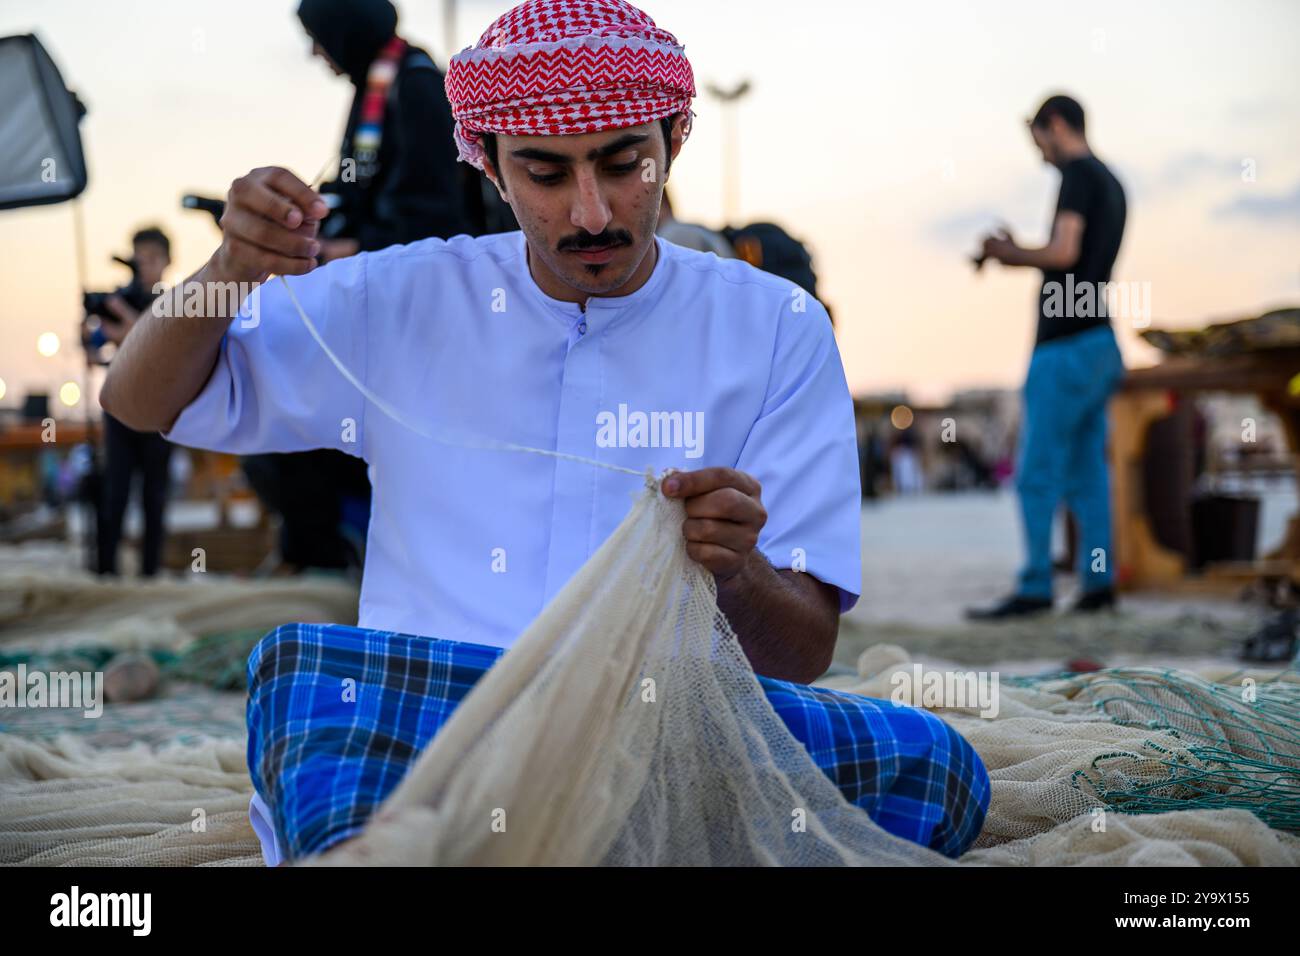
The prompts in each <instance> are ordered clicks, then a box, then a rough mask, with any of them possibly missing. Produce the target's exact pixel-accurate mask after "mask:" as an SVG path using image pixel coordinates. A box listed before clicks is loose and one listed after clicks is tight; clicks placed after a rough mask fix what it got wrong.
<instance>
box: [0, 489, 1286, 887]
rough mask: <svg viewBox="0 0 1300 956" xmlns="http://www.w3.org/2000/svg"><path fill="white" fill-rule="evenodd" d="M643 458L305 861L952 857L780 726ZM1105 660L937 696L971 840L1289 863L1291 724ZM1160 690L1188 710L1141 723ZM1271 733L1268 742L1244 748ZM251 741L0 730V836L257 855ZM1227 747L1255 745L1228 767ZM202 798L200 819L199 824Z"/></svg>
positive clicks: (1, 849) (1012, 859) (998, 853)
mask: <svg viewBox="0 0 1300 956" xmlns="http://www.w3.org/2000/svg"><path fill="white" fill-rule="evenodd" d="M650 484H651V487H648V488H647V490H646V491H645V492H644V493H643V494H642V495H641V496H640V497H639V498H638V500H637V501H636V502H635V504H634V506H633V507H632V510H631V512H630V513H629V515H628V516H627V518H626V519H625V520H624V521H623V523H622V524H621V525H620V526H619V527H618V528H617V529H616V531H615V532H614V534H613V535H612V536H611V537H610V538H609V540H607V541H606V542H605V544H604V545H603V546H602V547H601V548H600V550H599V551H597V552H596V554H595V555H594V556H593V557H592V558H591V560H589V561H588V562H587V564H586V565H584V567H583V568H582V569H580V570H579V572H578V573H577V574H576V575H575V576H574V578H573V580H572V581H570V582H569V584H568V585H567V586H566V587H565V588H564V590H563V591H561V593H560V594H559V595H558V596H557V597H556V598H555V600H554V601H553V602H552V603H551V604H550V605H549V606H548V607H547V608H546V609H545V610H544V611H543V612H542V614H541V616H540V617H538V619H537V620H536V621H534V622H533V624H532V625H531V626H530V627H529V628H528V630H527V631H526V632H525V633H524V634H523V636H522V637H521V638H520V640H519V641H518V642H517V644H516V645H515V646H514V647H513V648H512V649H511V650H510V651H509V652H508V653H507V654H506V655H505V656H504V657H503V658H502V659H501V660H500V662H499V663H497V664H496V665H495V666H494V667H493V668H492V669H491V670H490V671H489V672H488V673H487V674H486V675H485V676H484V677H483V678H482V680H481V681H480V682H479V684H478V685H477V686H476V687H475V689H474V690H473V691H472V692H471V693H470V694H469V696H468V697H467V698H466V699H465V701H464V702H463V703H462V704H461V705H460V706H459V708H458V709H457V710H456V711H455V713H454V714H453V715H452V717H451V718H450V720H449V721H448V723H447V724H446V725H445V726H444V727H443V729H442V730H441V731H440V732H439V733H438V734H437V736H436V737H435V738H434V740H433V742H432V744H431V745H430V746H429V747H428V749H427V750H426V751H425V752H424V753H423V754H422V755H421V756H420V758H419V759H418V760H417V762H416V764H415V765H414V767H413V768H412V770H411V771H410V773H409V774H408V775H407V777H406V778H405V779H404V780H403V782H402V783H401V784H400V785H399V786H398V788H397V789H396V790H395V791H394V792H393V794H392V795H391V797H390V798H389V799H388V800H387V801H386V803H385V804H384V805H383V806H382V807H381V809H380V810H379V811H378V812H377V813H376V815H375V817H374V818H373V819H372V821H371V824H370V826H369V827H368V828H367V829H366V830H365V831H364V832H363V833H362V834H361V835H359V836H358V837H356V838H355V839H353V840H350V841H348V842H346V843H344V844H341V845H339V846H338V847H335V848H334V849H333V850H332V851H330V852H328V853H326V854H325V855H323V856H322V857H320V858H318V860H317V861H315V862H318V863H325V864H423V865H456V864H579V865H581V864H601V863H604V864H669V865H693V864H726V865H743V864H783V865H818V864H877V865H880V864H883V865H908V864H922V865H949V864H951V862H952V861H949V860H947V859H945V858H943V857H941V856H939V855H938V854H936V853H933V852H931V851H929V850H926V849H924V848H922V847H919V846H916V845H914V844H911V843H909V842H906V841H904V840H901V839H899V838H896V837H894V836H892V835H890V834H888V833H886V832H885V831H884V830H882V829H881V828H880V827H878V826H877V825H876V824H875V823H873V822H872V821H871V820H870V818H869V817H868V816H867V814H866V813H865V812H864V811H862V810H860V809H859V808H857V807H855V806H853V805H851V804H849V803H848V802H847V801H846V800H845V799H844V797H843V796H842V795H841V793H840V791H839V790H838V789H837V788H836V786H835V785H834V784H833V783H832V782H831V781H830V780H829V778H827V777H826V776H825V775H824V774H823V773H822V771H821V770H820V769H819V768H818V767H817V766H816V764H815V763H814V762H813V760H812V758H811V757H810V756H809V754H808V753H807V751H806V750H805V749H804V748H803V747H802V745H801V744H800V743H799V742H798V741H797V740H796V739H795V738H794V737H793V736H791V734H790V732H789V731H788V729H787V728H786V726H785V724H784V723H783V721H782V720H781V719H780V717H778V716H777V715H776V713H775V712H774V711H773V710H772V709H771V706H770V705H769V703H768V702H767V698H766V696H765V694H764V693H763V691H762V689H761V687H760V686H759V685H758V683H757V681H756V679H755V677H754V675H753V672H752V670H751V669H750V666H749V664H748V662H747V660H746V659H745V656H744V654H743V652H742V651H741V649H740V647H739V644H738V643H737V640H736V637H735V635H734V634H733V632H732V631H731V629H730V627H729V626H728V624H727V622H726V620H725V618H723V617H722V616H721V615H720V614H719V612H718V609H717V604H716V592H715V590H714V584H713V580H712V577H711V576H710V575H708V574H707V573H706V572H704V570H703V569H702V568H701V567H700V566H699V565H697V564H696V563H694V562H693V561H691V560H690V559H689V557H688V556H687V555H686V552H685V545H684V541H683V539H682V536H681V533H680V529H681V522H682V518H683V509H682V505H681V503H680V502H679V501H675V500H671V499H666V498H664V497H663V496H662V495H660V494H659V493H658V491H657V488H656V487H654V486H653V482H651V483H650ZM907 663H908V659H907V655H906V653H905V652H903V651H901V650H899V649H897V648H891V647H888V646H879V647H876V648H873V649H872V650H871V651H869V652H868V653H867V654H865V655H864V656H863V659H862V660H861V662H860V665H859V672H860V673H859V674H858V675H857V676H856V677H845V678H834V679H828V680H826V681H824V682H823V683H824V684H826V685H828V686H834V687H838V688H840V689H847V690H852V691H856V692H859V693H865V694H868V695H870V696H873V697H877V698H883V699H889V698H890V696H891V692H892V689H893V685H892V682H891V677H892V675H893V673H894V672H895V671H896V670H897V669H898V668H899V667H900V666H905V665H906V664H907ZM1116 675H1117V672H1114V671H1110V672H1102V673H1101V674H1099V675H1085V676H1082V677H1075V678H1070V679H1065V680H1062V681H1060V682H1056V683H1053V682H1048V683H1044V684H1038V685H1035V686H1032V687H1030V686H1026V687H1016V686H1013V685H1009V684H1003V685H1002V687H1001V695H1000V701H999V703H1000V709H999V712H998V714H997V716H995V717H993V718H991V719H990V718H985V717H980V716H978V715H977V714H976V713H975V712H974V711H973V710H964V709H956V708H950V709H942V708H936V709H935V712H936V713H937V714H939V716H941V717H942V718H943V719H944V720H945V721H948V722H949V723H950V724H951V725H952V726H953V727H955V728H956V729H957V730H958V731H959V732H960V733H962V734H963V735H964V736H965V737H966V738H967V739H968V740H969V741H970V742H971V743H972V745H973V746H974V747H975V749H976V751H977V752H978V753H979V754H980V756H981V757H982V758H983V760H984V761H985V763H986V764H987V766H988V769H989V773H990V777H991V779H992V782H993V791H992V804H991V808H990V812H989V815H988V820H987V823H986V825H985V828H984V832H983V834H982V835H981V837H980V839H979V842H978V843H977V845H976V848H975V849H974V850H972V851H971V852H969V853H967V854H966V855H965V856H964V857H963V858H962V860H961V861H960V862H961V863H962V864H973V865H1044V864H1053V865H1063V864H1064V865H1119V864H1175V865H1196V864H1201V865H1227V864H1245V865H1261V864H1266V865H1297V864H1300V839H1297V838H1296V837H1294V836H1291V835H1289V834H1287V833H1283V832H1281V831H1279V830H1276V829H1271V828H1270V827H1268V826H1266V825H1265V823H1264V822H1262V820H1261V819H1260V817H1259V816H1258V815H1257V814H1256V813H1252V812H1249V810H1248V809H1246V807H1249V806H1250V805H1251V800H1252V799H1254V798H1255V797H1258V798H1259V800H1260V801H1261V802H1260V804H1259V806H1258V807H1257V809H1258V810H1259V812H1264V809H1265V801H1267V800H1268V798H1269V794H1273V795H1274V796H1276V795H1277V794H1278V793H1281V794H1284V795H1286V794H1289V793H1291V792H1292V791H1291V790H1289V789H1288V788H1293V787H1294V786H1295V785H1296V783H1297V780H1298V779H1300V775H1298V774H1297V772H1296V771H1294V770H1290V769H1288V768H1290V767H1291V766H1292V762H1297V764H1298V765H1300V753H1297V752H1295V751H1296V750H1297V749H1300V748H1295V747H1294V746H1293V743H1292V738H1290V737H1288V736H1287V735H1286V734H1285V733H1282V732H1281V731H1280V730H1279V729H1278V727H1277V726H1276V725H1275V724H1269V723H1268V722H1267V721H1264V720H1263V719H1262V718H1261V717H1259V716H1258V715H1256V714H1255V712H1253V711H1251V710H1249V709H1246V710H1242V709H1240V708H1235V707H1233V706H1230V705H1229V703H1227V702H1225V701H1224V699H1223V698H1222V697H1221V696H1215V694H1214V693H1211V691H1208V690H1204V689H1202V691H1201V696H1200V697H1195V698H1193V697H1189V696H1188V693H1187V686H1192V684H1191V683H1189V682H1187V681H1182V682H1181V683H1180V681H1179V679H1178V678H1177V675H1172V674H1166V675H1165V676H1163V677H1162V676H1161V675H1160V674H1159V673H1157V674H1155V675H1154V676H1152V675H1147V674H1139V675H1136V677H1133V675H1129V676H1130V677H1133V679H1131V680H1128V679H1127V678H1126V680H1119V679H1118V678H1117V676H1116ZM1138 678H1140V679H1138ZM1107 680H1109V681H1110V683H1109V684H1107V683H1106V681H1107ZM1126 681H1127V682H1126ZM1184 685H1186V686H1184ZM1198 686H1199V685H1198ZM1162 693H1164V694H1167V695H1168V701H1165V699H1164V698H1162V697H1161V696H1160V695H1161V694H1162ZM1125 694H1130V695H1131V699H1126V698H1125ZM1151 701H1156V702H1157V703H1160V702H1162V701H1164V702H1165V703H1167V704H1168V708H1167V709H1169V710H1170V711H1171V712H1174V713H1182V714H1184V718H1180V719H1183V720H1184V723H1183V724H1181V725H1176V726H1172V727H1166V728H1165V729H1154V728H1152V727H1149V726H1144V725H1143V723H1142V722H1143V720H1144V719H1146V716H1145V715H1149V714H1150V710H1149V707H1150V702H1151ZM1099 702H1100V703H1101V704H1102V705H1103V706H1100V707H1099V706H1098V704H1099ZM918 703H919V702H918ZM1192 703H1194V704H1195V706H1190V704H1192ZM1143 708H1148V709H1145V710H1144V709H1143ZM1187 715H1190V716H1187ZM1147 722H1148V723H1150V721H1149V720H1148V721H1147ZM1198 727H1199V729H1200V731H1207V730H1208V731H1209V732H1210V733H1212V734H1217V735H1218V736H1217V738H1216V740H1217V746H1218V747H1220V748H1221V750H1222V755H1221V756H1220V757H1219V758H1218V759H1219V763H1218V764H1215V763H1214V761H1212V760H1210V759H1209V758H1207V756H1206V752H1205V751H1204V749H1203V748H1202V749H1197V748H1195V747H1194V746H1193V743H1194V741H1195V740H1196V739H1197V737H1196V734H1197V733H1198ZM1264 744H1266V745H1267V747H1269V748H1271V749H1270V750H1269V752H1268V759H1267V760H1257V759H1256V758H1255V757H1252V756H1251V755H1252V754H1257V753H1258V752H1259V750H1260V747H1261V745H1264ZM243 760H244V753H243V748H242V742H233V741H232V742H226V743H210V744H206V745H203V746H200V747H194V748H171V749H168V750H163V751H158V752H150V751H149V750H148V749H147V748H135V749H132V750H126V751H114V752H103V751H86V750H84V749H83V750H79V749H78V748H77V746H76V745H75V742H73V741H69V740H67V739H66V738H65V739H61V740H59V741H56V742H54V743H52V744H37V743H34V742H28V741H22V740H17V739H15V738H14V737H12V736H10V735H0V862H4V863H47V864H48V863H80V864H86V863H108V862H110V861H111V862H113V863H115V864H117V865H123V864H143V863H169V864H179V865H193V864H244V863H255V862H257V860H258V854H257V847H256V843H255V841H254V839H253V834H252V831H251V829H250V828H249V825H248V822H247V817H246V808H247V800H248V797H249V796H250V794H251V787H250V784H249V780H248V775H247V769H246V768H245V767H244V764H243ZM1233 761H1236V762H1237V763H1239V764H1242V763H1244V764H1249V763H1250V762H1251V761H1255V762H1256V763H1260V764H1262V765H1263V767H1262V769H1259V774H1258V776H1256V777H1254V778H1250V777H1241V776H1240V775H1237V776H1233V775H1227V776H1223V775H1222V773H1221V770H1222V766H1225V765H1232V764H1233ZM1171 763H1172V765H1175V766H1181V767H1184V768H1189V769H1190V773H1189V774H1188V775H1186V776H1185V777H1182V778H1180V780H1185V781H1186V782H1185V783H1183V782H1180V783H1177V784H1176V785H1173V786H1169V785H1168V778H1169V774H1170V766H1171ZM1216 774H1219V775H1218V776H1216ZM1288 775H1289V776H1288ZM1205 780H1209V781H1211V783H1213V785H1214V786H1218V787H1221V788H1222V793H1221V794H1218V796H1221V798H1222V801H1221V803H1219V804H1217V805H1221V806H1223V807H1232V808H1230V809H1227V808H1225V809H1195V810H1181V809H1179V807H1180V806H1181V805H1182V804H1180V800H1186V801H1187V804H1188V805H1193V806H1202V805H1204V798H1205V793H1206V791H1205V786H1206V785H1205V784H1204V781H1205ZM1197 781H1201V782H1200V783H1198V782H1197ZM1161 784H1164V786H1163V787H1161V786H1160V785H1161ZM1147 791H1152V792H1156V791H1159V792H1160V793H1162V799H1164V800H1166V801H1167V803H1166V804H1164V805H1163V806H1162V807H1161V809H1163V810H1166V811H1172V812H1161V813H1147V814H1143V815H1127V814H1122V813H1117V812H1114V807H1113V806H1110V808H1109V809H1107V807H1108V803H1107V799H1109V800H1110V801H1111V802H1112V803H1113V801H1114V800H1115V799H1116V798H1115V794H1116V793H1125V794H1135V793H1145V792H1147ZM1103 795H1108V797H1107V799H1104V798H1103ZM1286 799H1289V797H1286ZM1276 803H1277V801H1276V800H1275V799H1274V800H1273V802H1272V804H1269V806H1270V807H1272V808H1273V809H1274V810H1276V806H1274V805H1275V804H1276ZM196 809H202V810H203V816H204V818H205V820H206V829H203V830H196V829H195V828H194V826H193V821H194V819H195V810H196ZM1283 809H1285V808H1283ZM1098 811H1104V812H1098Z"/></svg>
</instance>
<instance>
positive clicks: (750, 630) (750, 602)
mask: <svg viewBox="0 0 1300 956" xmlns="http://www.w3.org/2000/svg"><path fill="white" fill-rule="evenodd" d="M834 592H835V589H834V588H832V587H830V586H829V585H825V584H823V583H822V582H820V581H818V580H817V579H816V578H814V577H812V576H811V575H808V574H806V573H802V572H798V571H778V570H777V569H775V568H774V567H772V565H771V564H769V563H768V560H767V558H765V557H764V556H763V554H762V553H761V552H760V551H758V549H754V550H753V551H751V552H750V553H749V558H748V560H747V561H746V562H745V567H744V570H742V571H740V572H739V573H738V574H736V575H734V576H732V577H730V578H728V579H727V580H725V581H723V582H720V583H719V585H718V607H719V608H720V609H721V610H722V612H723V613H724V614H725V615H726V616H727V620H728V621H730V622H731V627H732V629H733V630H734V631H735V632H736V635H737V637H739V638H740V646H741V647H742V648H743V649H744V651H745V656H746V657H748V658H749V662H750V665H751V666H752V667H753V668H754V670H755V671H756V672H757V673H759V674H763V675H764V676H767V677H776V678H779V679H782V680H793V681H800V682H803V683H807V682H808V681H811V680H814V679H815V678H817V677H819V676H820V675H821V674H823V673H824V672H825V671H826V668H827V667H829V666H830V662H831V656H832V654H833V653H834V651H835V638H836V635H837V634H838V632H839V606H838V595H836V594H835V593H834Z"/></svg>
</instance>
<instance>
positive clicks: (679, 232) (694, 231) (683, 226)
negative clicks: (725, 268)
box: [655, 186, 736, 259]
mask: <svg viewBox="0 0 1300 956" xmlns="http://www.w3.org/2000/svg"><path fill="white" fill-rule="evenodd" d="M655 232H656V233H658V234H659V235H660V236H661V237H662V238H664V239H667V240H668V241H669V242H671V243H673V244H674V245H678V246H685V247H686V248H687V249H695V250H696V251H698V252H712V253H713V254H714V255H716V256H717V257H718V258H719V259H734V258H736V250H735V249H733V248H732V247H731V243H730V242H728V241H727V239H726V237H725V236H723V235H722V233H720V232H716V231H715V230H713V229H710V228H708V227H707V226H701V225H698V224H696V223H693V222H682V221H681V220H680V219H678V218H677V217H676V216H674V215H673V204H672V200H670V199H669V198H668V187H666V186H665V187H664V198H663V203H662V204H661V205H660V207H659V226H658V227H657V228H656V229H655Z"/></svg>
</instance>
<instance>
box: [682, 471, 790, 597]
mask: <svg viewBox="0 0 1300 956" xmlns="http://www.w3.org/2000/svg"><path fill="white" fill-rule="evenodd" d="M762 491H763V489H762V488H761V487H760V486H759V484H758V480H757V479H755V478H754V477H753V476H752V475H747V474H745V472H743V471H737V470H736V469H734V468H701V469H700V470H699V471H683V472H677V473H675V474H672V475H669V476H668V477H667V478H665V479H664V483H663V493H664V495H665V496H666V497H668V498H682V499H684V502H685V505H686V520H685V521H684V522H683V523H682V534H683V535H684V536H685V537H686V553H687V554H688V555H690V557H691V559H692V560H694V561H697V562H699V563H700V564H702V565H704V567H705V568H707V569H708V570H709V571H712V572H713V575H714V577H715V578H717V580H718V581H719V583H721V582H723V581H726V580H727V579H729V578H731V577H734V576H735V575H737V574H739V573H740V571H742V570H743V569H744V567H745V563H746V562H747V561H748V560H749V558H750V555H751V553H752V552H753V550H754V547H755V545H757V544H758V535H759V532H760V531H762V530H763V525H765V524H766V523H767V511H766V509H764V508H763V501H762Z"/></svg>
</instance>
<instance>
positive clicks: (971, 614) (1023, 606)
mask: <svg viewBox="0 0 1300 956" xmlns="http://www.w3.org/2000/svg"><path fill="white" fill-rule="evenodd" d="M1051 609H1052V601H1051V599H1050V598H1031V597H1020V596H1019V595H1016V594H1013V595H1012V596H1011V597H1008V598H1003V599H1002V600H1001V601H999V602H998V603H997V604H995V605H993V606H992V607H971V608H967V609H966V618H967V620H971V621H1004V620H1007V619H1008V618H1016V617H1031V616H1033V615H1035V614H1046V613H1047V612H1048V611H1050V610H1051Z"/></svg>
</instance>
